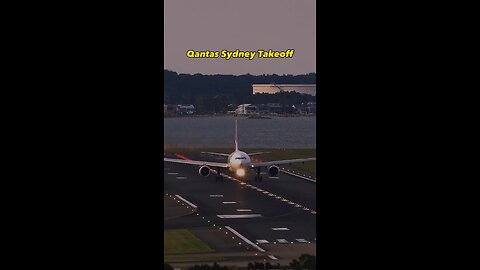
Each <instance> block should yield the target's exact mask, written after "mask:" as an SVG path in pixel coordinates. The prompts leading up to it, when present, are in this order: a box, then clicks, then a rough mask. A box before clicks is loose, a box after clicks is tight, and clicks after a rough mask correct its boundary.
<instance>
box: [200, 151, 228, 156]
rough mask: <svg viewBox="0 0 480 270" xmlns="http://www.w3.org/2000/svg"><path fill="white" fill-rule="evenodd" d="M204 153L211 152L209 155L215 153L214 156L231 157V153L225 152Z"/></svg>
mask: <svg viewBox="0 0 480 270" xmlns="http://www.w3.org/2000/svg"><path fill="white" fill-rule="evenodd" d="M202 154H209V155H214V156H222V157H229V156H230V155H229V154H224V153H215V152H202Z"/></svg>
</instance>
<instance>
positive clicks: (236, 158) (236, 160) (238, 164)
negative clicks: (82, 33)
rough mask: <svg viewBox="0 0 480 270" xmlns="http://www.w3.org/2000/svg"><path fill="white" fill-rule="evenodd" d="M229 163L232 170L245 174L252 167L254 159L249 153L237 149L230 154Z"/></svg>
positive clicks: (238, 173)
mask: <svg viewBox="0 0 480 270" xmlns="http://www.w3.org/2000/svg"><path fill="white" fill-rule="evenodd" d="M227 163H228V164H230V167H229V169H230V171H232V172H235V173H236V174H237V175H238V176H243V175H245V174H246V172H247V170H248V169H249V168H250V165H251V164H252V160H251V159H250V157H249V156H248V154H247V153H245V152H242V151H240V150H236V151H235V152H233V153H231V154H230V156H228V160H227Z"/></svg>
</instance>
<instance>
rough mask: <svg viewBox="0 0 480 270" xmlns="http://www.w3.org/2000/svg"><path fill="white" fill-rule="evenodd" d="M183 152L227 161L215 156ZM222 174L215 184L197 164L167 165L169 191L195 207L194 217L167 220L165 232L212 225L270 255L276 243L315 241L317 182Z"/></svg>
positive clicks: (294, 178) (287, 177) (212, 176)
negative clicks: (260, 179)
mask: <svg viewBox="0 0 480 270" xmlns="http://www.w3.org/2000/svg"><path fill="white" fill-rule="evenodd" d="M181 154H182V155H184V156H186V157H188V158H190V159H194V160H210V161H216V162H225V160H224V159H223V158H222V159H218V158H217V157H212V156H210V155H204V154H194V153H181ZM167 157H172V158H177V157H175V156H171V155H170V156H167ZM223 173H225V174H226V175H228V176H230V177H229V178H225V180H224V181H223V182H215V175H213V174H211V175H210V176H208V177H203V176H200V175H199V174H198V167H197V166H192V165H182V164H173V163H167V162H165V163H164V179H165V182H164V193H165V194H166V195H167V196H170V197H171V198H174V199H175V200H179V201H180V203H181V204H184V205H185V207H187V206H188V207H189V208H190V209H192V210H193V209H195V215H192V216H190V217H187V218H181V219H171V220H167V221H165V229H173V228H189V227H200V226H206V225H211V224H212V223H213V224H215V226H217V227H220V228H223V229H224V230H228V232H230V233H232V235H235V236H237V237H238V238H239V239H242V241H243V242H244V243H243V244H244V245H250V246H251V248H252V249H253V250H254V249H257V250H259V251H262V250H264V251H262V252H267V253H268V251H269V247H271V245H272V244H273V245H285V247H286V245H291V246H292V248H294V247H298V245H299V244H305V245H308V244H315V243H316V218H317V213H316V183H314V182H310V181H306V180H303V179H300V178H298V177H294V176H291V175H288V174H284V173H280V174H279V175H278V176H277V177H269V176H268V174H265V172H263V173H264V174H262V176H263V181H262V182H255V181H253V177H254V171H251V172H250V175H249V176H248V178H247V180H246V181H245V180H239V178H238V177H236V176H233V175H232V174H231V173H230V172H228V171H223ZM232 176H233V177H232ZM200 217H201V218H200ZM207 221H208V222H207ZM212 226H213V225H212ZM293 244H294V245H293Z"/></svg>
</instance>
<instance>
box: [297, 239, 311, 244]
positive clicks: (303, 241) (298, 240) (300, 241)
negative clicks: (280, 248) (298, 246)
mask: <svg viewBox="0 0 480 270" xmlns="http://www.w3.org/2000/svg"><path fill="white" fill-rule="evenodd" d="M295 240H297V242H299V243H308V241H307V240H305V239H295Z"/></svg>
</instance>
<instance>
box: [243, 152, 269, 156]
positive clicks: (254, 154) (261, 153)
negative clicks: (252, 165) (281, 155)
mask: <svg viewBox="0 0 480 270" xmlns="http://www.w3.org/2000/svg"><path fill="white" fill-rule="evenodd" d="M270 153H271V152H255V153H249V154H247V155H249V156H258V155H263V154H270Z"/></svg>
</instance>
